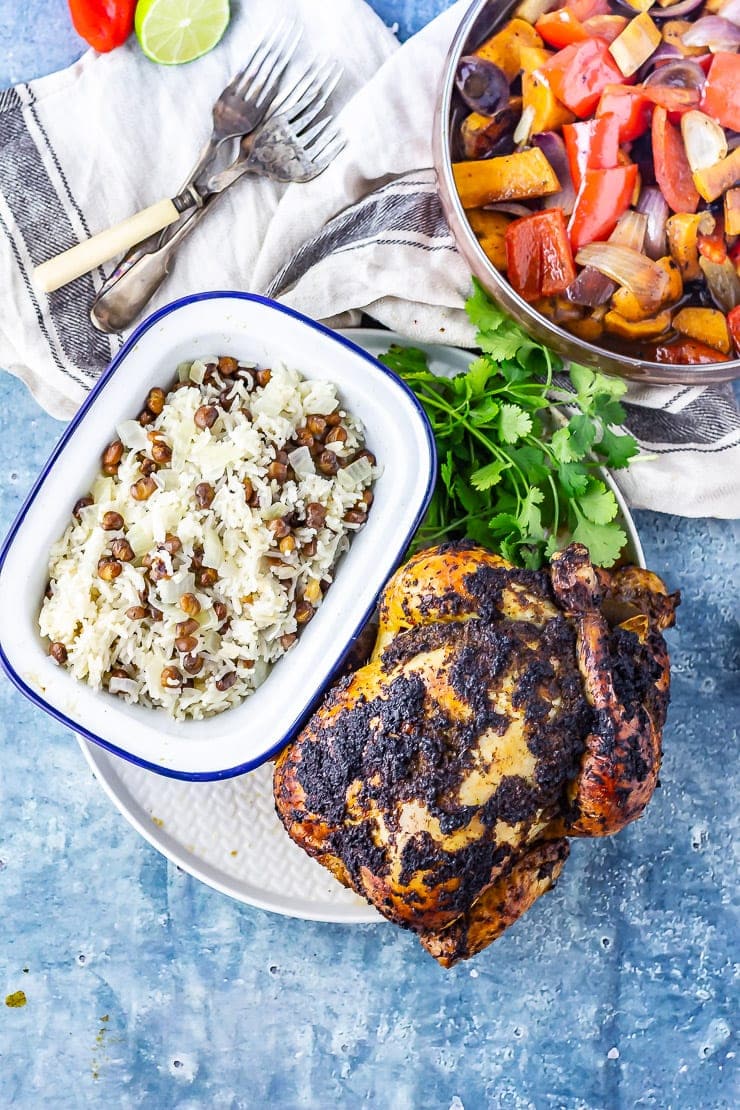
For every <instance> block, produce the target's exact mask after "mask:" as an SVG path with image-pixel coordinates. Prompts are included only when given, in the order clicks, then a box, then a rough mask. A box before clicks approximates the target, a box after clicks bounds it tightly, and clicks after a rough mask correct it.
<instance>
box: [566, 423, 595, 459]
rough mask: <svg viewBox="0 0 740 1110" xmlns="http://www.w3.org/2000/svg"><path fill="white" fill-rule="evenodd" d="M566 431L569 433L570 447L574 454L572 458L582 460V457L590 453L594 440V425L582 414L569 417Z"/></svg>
mask: <svg viewBox="0 0 740 1110" xmlns="http://www.w3.org/2000/svg"><path fill="white" fill-rule="evenodd" d="M568 431H569V433H570V442H571V446H572V449H573V451H574V452H575V455H574V458H577V459H582V458H583V456H584V455H585V454H587V453H588V451H590V449H591V446H592V444H593V442H594V440H595V439H596V428H595V426H594V423H593V421H592V420H589V418H588V417H587V416H584V415H583V414H581V415H580V416H571V418H570V420H569V421H568Z"/></svg>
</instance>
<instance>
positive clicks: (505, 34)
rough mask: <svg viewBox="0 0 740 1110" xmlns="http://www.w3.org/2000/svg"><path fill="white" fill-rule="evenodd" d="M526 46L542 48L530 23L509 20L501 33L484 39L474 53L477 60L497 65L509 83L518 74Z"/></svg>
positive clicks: (540, 41) (520, 20) (522, 20)
mask: <svg viewBox="0 0 740 1110" xmlns="http://www.w3.org/2000/svg"><path fill="white" fill-rule="evenodd" d="M526 46H542V39H541V38H540V36H539V35H538V34H537V32H536V31H535V29H534V27H533V26H532V25H531V23H527V22H526V21H525V20H524V19H511V20H509V22H508V23H507V24H506V26H505V27H504V29H503V30H502V31H498V32H497V33H496V34H495V35H492V36H491V38H490V39H486V41H485V42H484V43H483V44H482V45H481V46H479V47H478V49H477V50H476V51H475V53H476V55H477V56H478V57H479V58H485V59H486V61H487V62H493V64H494V65H497V66H498V67H499V69H501V70H503V72H504V73H505V74H506V76H507V78H508V80H509V82H511V81H513V80H514V78H515V77H516V75H517V74H518V73H519V69H520V67H521V60H520V59H521V51H522V47H526Z"/></svg>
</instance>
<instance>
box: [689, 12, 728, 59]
mask: <svg viewBox="0 0 740 1110" xmlns="http://www.w3.org/2000/svg"><path fill="white" fill-rule="evenodd" d="M681 42H683V43H685V44H686V46H708V47H709V48H710V50H715V51H716V50H735V48H736V47H738V46H740V27H736V26H735V24H734V23H731V22H730V20H729V19H723V17H722V16H721V15H705V16H704V17H703V18H702V19H697V21H696V23H692V25H691V26H690V27H689V29H688V31H685V32H684V33H683V34H682V35H681Z"/></svg>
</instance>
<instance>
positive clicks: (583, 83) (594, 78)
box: [542, 38, 626, 119]
mask: <svg viewBox="0 0 740 1110" xmlns="http://www.w3.org/2000/svg"><path fill="white" fill-rule="evenodd" d="M542 69H543V72H544V73H545V75H546V76H547V80H548V81H549V83H550V88H551V89H552V91H553V92H554V93H555V96H556V97H557V98H558V100H559V101H560V102H561V103H562V104H565V106H566V108H570V110H571V112H574V113H575V115H577V116H579V117H580V118H581V119H584V118H585V117H586V116H590V115H591V113H592V112H593V111H594V109H595V108H596V105H597V104H598V102H599V97H600V96H601V94H602V93H603V91H604V89H605V88H606V86H607V85H614V84H625V81H626V78H625V77H624V76H623V74H622V72H621V70H620V69H619V67H618V66H617V63H616V62H615V61H614V59H613V58H612V56H611V54H610V53H609V44H608V43H606V42H604V40H603V39H598V38H594V39H588V40H587V41H586V42H577V43H573V45H572V46H566V47H565V48H564V49H563V50H558V52H557V54H555V55H554V56H553V57H552V58H550V59H549V60H548V61H547V62H545V64H544V66H543V67H542Z"/></svg>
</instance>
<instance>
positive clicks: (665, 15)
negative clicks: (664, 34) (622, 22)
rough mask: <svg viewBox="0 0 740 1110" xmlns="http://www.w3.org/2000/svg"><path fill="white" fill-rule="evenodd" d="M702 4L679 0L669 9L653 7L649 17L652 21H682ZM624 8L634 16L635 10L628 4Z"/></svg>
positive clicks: (697, 0)
mask: <svg viewBox="0 0 740 1110" xmlns="http://www.w3.org/2000/svg"><path fill="white" fill-rule="evenodd" d="M703 2H704V0H681V3H680V4H673V5H672V6H671V7H670V8H661V7H659V6H657V5H655V6H653V7H652V8H651V9H650V15H651V17H652V18H653V19H682V18H683V16H685V15H689V14H690V13H691V12H694V11H696V9H697V8H699V7H701V5H702V4H703ZM626 6H627V8H628V10H629V11H631V12H632V13H633V14H634V11H635V9H634V8H633V7H631V5H629V4H627V5H626Z"/></svg>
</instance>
